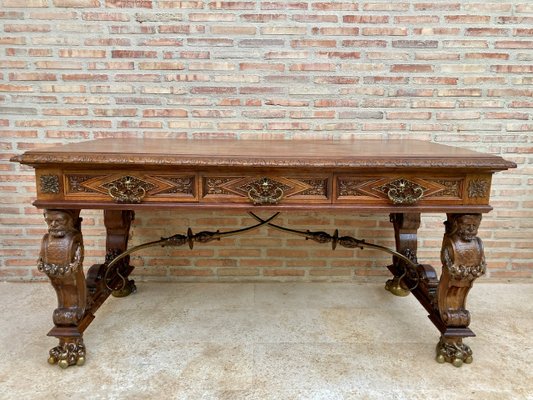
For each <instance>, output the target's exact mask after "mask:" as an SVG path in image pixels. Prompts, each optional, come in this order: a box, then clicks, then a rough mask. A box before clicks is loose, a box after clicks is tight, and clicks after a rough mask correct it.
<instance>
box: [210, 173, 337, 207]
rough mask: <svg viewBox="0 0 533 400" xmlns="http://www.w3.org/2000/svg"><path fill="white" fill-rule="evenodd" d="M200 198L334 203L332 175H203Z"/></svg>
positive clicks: (274, 202) (255, 202) (243, 201)
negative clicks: (332, 197) (332, 199)
mask: <svg viewBox="0 0 533 400" xmlns="http://www.w3.org/2000/svg"><path fill="white" fill-rule="evenodd" d="M200 179H201V185H200V201H202V202H231V203H249V204H255V205H272V204H278V203H295V202H306V203H331V192H332V190H331V186H332V183H331V177H330V176H329V175H319V176H316V175H315V176H306V175H298V176H292V175H288V176H285V175H272V174H266V175H234V174H228V175H224V174H205V175H202V176H201V178H200Z"/></svg>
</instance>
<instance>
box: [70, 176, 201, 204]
mask: <svg viewBox="0 0 533 400" xmlns="http://www.w3.org/2000/svg"><path fill="white" fill-rule="evenodd" d="M65 181H66V196H67V197H75V198H83V197H84V196H86V197H88V198H95V197H99V198H102V199H105V200H110V199H111V200H112V199H113V196H111V192H112V191H116V189H117V188H120V187H122V186H124V184H125V182H127V185H128V187H129V188H130V189H132V190H133V189H134V190H136V191H139V192H142V193H143V201H146V200H158V198H161V199H162V198H168V197H176V198H180V197H184V198H191V197H195V196H196V178H195V176H194V175H192V174H191V175H164V174H157V175H156V174H153V175H151V174H145V173H139V172H131V173H124V174H116V173H114V174H100V175H88V174H81V173H66V174H65Z"/></svg>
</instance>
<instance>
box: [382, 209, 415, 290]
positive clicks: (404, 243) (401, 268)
mask: <svg viewBox="0 0 533 400" xmlns="http://www.w3.org/2000/svg"><path fill="white" fill-rule="evenodd" d="M390 221H391V222H392V223H393V225H394V239H395V241H396V251H397V252H398V253H400V254H403V255H404V256H406V257H407V258H409V259H410V260H412V261H414V262H417V261H416V250H417V231H418V228H419V227H420V214H417V213H415V214H400V213H398V214H391V215H390ZM404 264H405V262H404V261H402V260H400V259H399V258H397V257H393V264H392V265H391V266H389V270H390V271H391V272H392V273H393V274H394V278H392V279H389V280H388V281H387V282H386V283H385V289H386V290H388V291H389V292H391V293H392V294H394V295H396V296H401V297H403V296H408V295H409V293H411V291H410V290H409V287H408V286H407V284H406V279H405V278H406V277H407V278H408V276H407V272H408V270H407V267H406V266H405V265H404Z"/></svg>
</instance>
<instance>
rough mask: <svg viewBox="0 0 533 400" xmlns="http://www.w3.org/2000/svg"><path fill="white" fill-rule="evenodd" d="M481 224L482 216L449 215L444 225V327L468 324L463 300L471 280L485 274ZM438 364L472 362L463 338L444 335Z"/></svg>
mask: <svg viewBox="0 0 533 400" xmlns="http://www.w3.org/2000/svg"><path fill="white" fill-rule="evenodd" d="M480 222H481V214H448V220H447V221H446V222H445V226H446V232H445V234H444V240H443V243H442V250H441V261H442V276H441V279H440V282H439V287H438V292H437V308H438V311H439V314H440V318H441V320H442V322H443V323H444V324H445V326H446V327H467V326H468V325H469V324H470V313H469V312H468V310H467V309H466V297H467V295H468V292H469V291H470V289H471V288H472V285H473V282H474V280H475V279H476V278H478V277H480V276H481V275H483V274H484V273H485V271H486V263H485V255H484V252H483V243H482V241H481V239H480V238H479V237H477V232H478V228H479V224H480ZM437 361H439V362H446V361H447V362H451V363H453V364H454V365H455V366H461V365H462V363H463V362H466V363H470V362H472V351H471V350H470V348H469V347H468V346H466V345H465V344H463V343H462V337H459V336H453V335H446V334H443V336H442V337H441V340H440V342H439V344H438V345H437Z"/></svg>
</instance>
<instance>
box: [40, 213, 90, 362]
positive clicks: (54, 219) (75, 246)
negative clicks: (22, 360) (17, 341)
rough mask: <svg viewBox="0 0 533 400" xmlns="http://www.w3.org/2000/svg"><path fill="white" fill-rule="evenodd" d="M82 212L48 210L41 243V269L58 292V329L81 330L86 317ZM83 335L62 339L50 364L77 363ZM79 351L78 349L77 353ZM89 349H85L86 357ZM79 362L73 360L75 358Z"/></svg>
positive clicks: (56, 311)
mask: <svg viewBox="0 0 533 400" xmlns="http://www.w3.org/2000/svg"><path fill="white" fill-rule="evenodd" d="M78 215H79V210H46V211H45V213H44V217H45V221H46V223H47V225H48V233H46V234H45V235H44V237H43V240H42V242H41V251H40V255H39V260H38V268H39V270H40V271H42V272H44V273H45V274H46V275H47V276H48V277H49V278H50V281H51V283H52V286H53V287H54V289H55V291H56V293H57V301H58V307H57V308H56V309H55V310H54V313H53V321H54V324H55V325H56V328H59V329H61V328H63V327H64V328H70V327H77V326H78V324H79V323H80V321H81V319H82V318H83V317H84V315H85V310H86V306H87V294H86V293H87V289H86V283H85V275H84V272H83V266H82V264H83V240H82V236H81V232H80V230H79V226H80V221H81V219H80V218H79V217H78ZM81 340H82V339H81V334H80V336H77V337H69V336H65V337H61V338H60V343H59V346H58V347H55V348H54V349H52V350H51V352H50V359H49V362H52V361H54V363H55V362H59V361H61V360H63V362H62V364H60V365H61V366H62V367H67V366H69V365H73V364H76V363H77V360H78V358H79V356H80V354H81V353H80V351H78V350H79V349H81V348H83V349H84V347H80V346H82V341H81ZM77 349H78V350H77ZM84 355H85V350H83V357H84ZM73 357H74V358H76V357H78V358H76V361H73V360H74V358H73Z"/></svg>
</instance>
